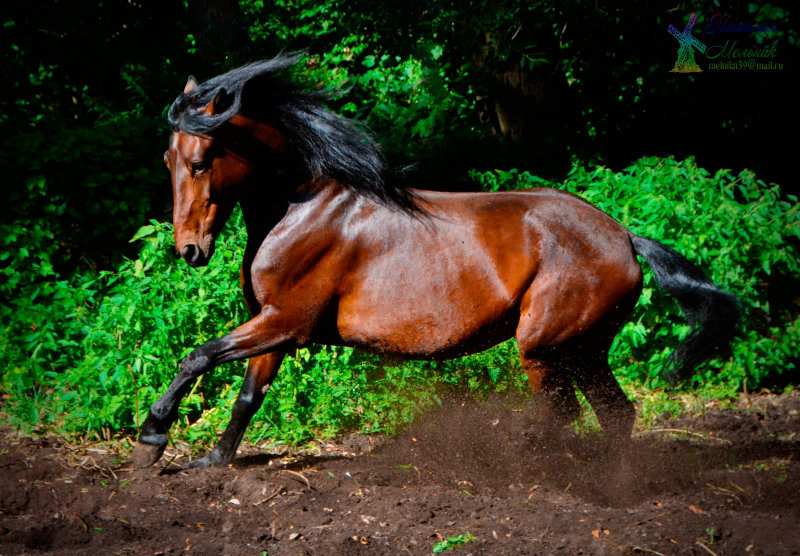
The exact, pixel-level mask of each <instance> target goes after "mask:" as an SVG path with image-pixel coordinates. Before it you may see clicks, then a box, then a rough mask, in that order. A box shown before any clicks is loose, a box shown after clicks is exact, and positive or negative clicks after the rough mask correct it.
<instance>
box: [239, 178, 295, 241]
mask: <svg viewBox="0 0 800 556" xmlns="http://www.w3.org/2000/svg"><path fill="white" fill-rule="evenodd" d="M271 185H273V184H270V183H269V181H268V180H264V179H259V180H257V182H256V181H255V180H254V181H253V182H252V183H249V184H248V185H247V187H245V188H244V193H243V195H242V197H241V199H239V204H240V206H241V207H242V216H243V217H244V225H245V228H246V229H247V247H248V250H249V249H250V248H251V246H252V248H254V249H258V246H259V245H261V243H262V242H263V241H264V238H265V237H267V234H269V232H270V230H272V228H274V227H275V226H276V225H277V224H278V222H280V221H281V219H282V218H283V216H284V215H285V214H286V211H287V210H288V207H289V197H288V195H286V194H283V193H281V188H275V189H273V188H272V187H270V186H271Z"/></svg>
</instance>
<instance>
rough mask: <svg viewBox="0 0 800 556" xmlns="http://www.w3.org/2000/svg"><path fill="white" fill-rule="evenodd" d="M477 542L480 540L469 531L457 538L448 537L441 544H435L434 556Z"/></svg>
mask: <svg viewBox="0 0 800 556" xmlns="http://www.w3.org/2000/svg"><path fill="white" fill-rule="evenodd" d="M477 540H478V539H477V538H476V537H475V536H474V535H473V534H472V533H470V532H469V531H467V532H466V533H465V534H463V535H459V536H457V537H447V538H445V539H443V540H441V541H439V542H436V543H434V544H433V549H432V552H433V553H434V554H440V553H442V552H444V551H445V550H451V549H453V548H457V547H459V546H461V545H464V544H467V543H470V542H476V541H477Z"/></svg>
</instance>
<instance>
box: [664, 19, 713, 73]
mask: <svg viewBox="0 0 800 556" xmlns="http://www.w3.org/2000/svg"><path fill="white" fill-rule="evenodd" d="M695 21H697V16H696V15H695V14H692V15H691V16H689V21H688V22H687V23H686V28H685V29H684V30H683V33H681V32H680V31H678V29H677V28H676V27H675V26H674V25H672V24H670V26H669V27H667V31H669V33H670V35H672V36H673V37H675V38H676V39H678V43H680V47H679V48H678V59H677V60H675V67H674V68H672V69H671V70H670V71H673V72H677V73H693V72H700V71H703V70H701V69H700V67H699V66H698V65H697V63H696V62H695V61H694V50H695V49H697V50H698V51H699V52H700V53H701V54H703V53H704V52H705V51H706V45H704V44H703V43H701V42H700V41H699V40H697V39H696V38H694V36H692V27H694V22H695Z"/></svg>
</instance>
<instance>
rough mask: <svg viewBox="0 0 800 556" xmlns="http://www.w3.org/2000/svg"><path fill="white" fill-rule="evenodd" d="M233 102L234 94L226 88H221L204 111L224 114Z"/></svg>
mask: <svg viewBox="0 0 800 556" xmlns="http://www.w3.org/2000/svg"><path fill="white" fill-rule="evenodd" d="M232 104H233V94H231V93H229V92H228V91H226V90H225V89H220V90H219V92H217V95H216V96H215V97H214V100H212V101H211V102H209V103H208V106H206V109H205V110H204V112H205V113H206V114H222V113H223V112H225V111H226V110H227V109H228V108H230V107H231V105H232Z"/></svg>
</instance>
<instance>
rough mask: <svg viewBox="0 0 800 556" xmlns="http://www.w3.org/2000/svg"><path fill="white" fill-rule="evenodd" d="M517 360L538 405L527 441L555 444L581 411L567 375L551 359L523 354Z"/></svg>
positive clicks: (563, 369) (566, 371) (570, 379)
mask: <svg viewBox="0 0 800 556" xmlns="http://www.w3.org/2000/svg"><path fill="white" fill-rule="evenodd" d="M521 360H522V367H523V369H524V370H525V373H526V374H527V375H528V382H529V384H530V386H531V389H532V390H533V392H534V395H535V396H536V401H537V404H538V419H537V422H536V424H535V425H534V426H533V427H532V428H531V429H530V430H529V431H528V437H529V439H530V440H532V441H534V442H535V443H536V444H542V443H544V444H552V443H553V442H554V441H556V442H558V441H559V440H560V439H561V437H562V436H563V434H564V432H565V431H564V429H565V428H566V427H568V426H569V425H570V424H571V423H572V422H573V421H574V420H575V419H577V417H578V415H580V411H581V408H580V404H579V403H578V400H577V398H576V397H575V388H574V387H573V385H572V378H571V376H570V373H569V372H568V370H567V369H566V368H564V367H562V366H561V365H558V364H555V363H553V362H552V360H551V358H543V357H541V356H538V357H537V356H533V355H525V354H523V355H522V356H521Z"/></svg>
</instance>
